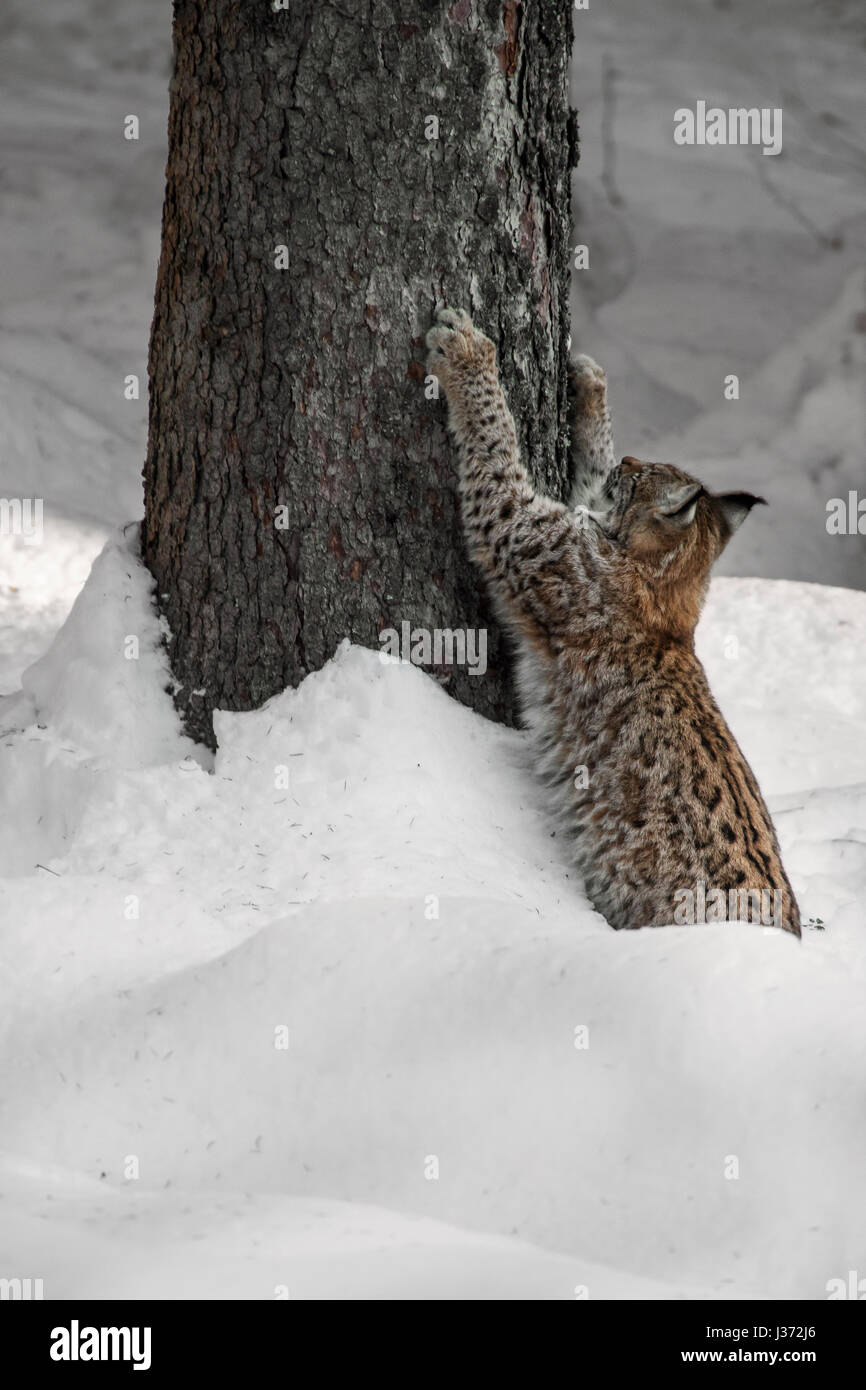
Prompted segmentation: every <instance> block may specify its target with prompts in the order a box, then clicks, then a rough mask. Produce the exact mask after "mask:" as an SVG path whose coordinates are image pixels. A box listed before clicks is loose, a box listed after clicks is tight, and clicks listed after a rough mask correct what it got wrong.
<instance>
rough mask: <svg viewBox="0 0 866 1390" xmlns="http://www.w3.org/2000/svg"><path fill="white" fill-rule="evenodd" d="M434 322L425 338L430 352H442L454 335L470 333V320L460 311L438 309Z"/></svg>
mask: <svg viewBox="0 0 866 1390" xmlns="http://www.w3.org/2000/svg"><path fill="white" fill-rule="evenodd" d="M436 320H437V321H436V323H435V324H434V325H433V327H432V328H431V329H429V330H428V333H427V336H426V338H425V342H426V344H427V347H428V348H429V349H430V351H431V352H443V351H444V348H445V345H446V344H447V343H448V342H449V341H451V340H452V339H453V336H454V334H455V333H465V334H467V335H469V334H471V332H472V320H471V319H470V317H469V315H468V314H466V313H464V312H463V310H462V309H439V310H437V312H436Z"/></svg>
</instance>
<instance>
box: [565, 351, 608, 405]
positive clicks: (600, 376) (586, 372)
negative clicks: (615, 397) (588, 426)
mask: <svg viewBox="0 0 866 1390" xmlns="http://www.w3.org/2000/svg"><path fill="white" fill-rule="evenodd" d="M568 377H569V382H570V385H571V391H572V396H573V399H574V403H575V405H576V406H577V407H578V408H579V409H582V410H597V409H600V408H603V407H604V404H605V399H606V396H607V377H606V376H605V374H604V368H602V367H600V366H599V365H598V363H597V362H596V361H594V360H593V358H591V357H587V355H586V353H581V354H580V356H579V357H574V358H572V360H571V362H570V364H569V368H568Z"/></svg>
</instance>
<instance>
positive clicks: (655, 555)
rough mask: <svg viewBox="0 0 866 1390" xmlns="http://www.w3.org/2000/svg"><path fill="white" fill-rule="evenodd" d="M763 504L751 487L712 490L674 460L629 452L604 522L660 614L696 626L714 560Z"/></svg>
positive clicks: (613, 479) (611, 487) (614, 479)
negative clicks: (650, 460) (651, 460)
mask: <svg viewBox="0 0 866 1390" xmlns="http://www.w3.org/2000/svg"><path fill="white" fill-rule="evenodd" d="M763 502H764V498H763V497H755V496H753V494H752V493H750V492H722V493H711V492H710V491H709V490H708V489H707V488H705V487H704V485H703V483H700V482H698V480H697V478H692V477H691V476H690V475H689V474H688V473H684V472H682V470H681V469H679V468H675V467H674V466H673V464H669V463H642V462H641V460H640V459H635V458H631V457H630V456H626V457H625V458H624V459H623V460H622V462H621V463H620V465H619V467H618V468H614V469H613V471H612V472H611V473H610V475H609V477H608V478H607V481H606V483H605V500H604V503H603V506H605V507H607V508H609V510H607V511H606V512H605V513H604V515H603V516H602V517H600V524H601V526H602V529H603V530H604V532H605V534H606V535H607V536H608V537H609V539H610V540H611V541H613V542H614V544H615V546H616V548H617V549H618V550H619V551H620V553H623V554H624V555H626V556H627V557H628V559H629V560H630V561H631V562H632V567H633V569H634V570H635V571H636V574H637V575H638V576H639V578H640V580H641V581H642V584H643V586H644V587H645V588H646V590H647V595H648V597H649V599H650V601H651V604H652V605H654V606H655V607H656V608H657V609H658V610H659V616H660V617H661V616H664V617H666V618H669V619H671V620H672V621H673V623H674V626H676V627H678V628H683V627H684V628H686V629H688V630H692V629H693V628H694V625H695V623H696V622H697V620H698V615H699V613H700V609H701V604H702V603H703V598H704V594H705V592H706V587H707V582H708V579H709V573H710V569H711V567H712V565H713V564H714V562H715V561H716V560H717V559H718V557H719V556H720V555H721V553H722V551H723V550H724V548H725V546H726V545H727V543H728V541H729V540H730V539H731V536H732V535H733V534H734V532H735V531H736V530H737V528H738V527H739V526H740V525H741V524H742V522H743V521H744V520H745V519H746V517H747V516H748V515H749V512H750V511H751V509H752V507H754V506H755V504H756V503H763ZM596 515H597V516H598V515H599V514H598V513H596Z"/></svg>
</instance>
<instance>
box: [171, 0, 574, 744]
mask: <svg viewBox="0 0 866 1390" xmlns="http://www.w3.org/2000/svg"><path fill="white" fill-rule="evenodd" d="M277 3H278V4H280V3H283V0H277ZM571 24H572V21H571V9H570V6H569V5H568V4H566V3H564V2H563V3H559V4H553V3H551V0H523V3H521V0H507V2H506V3H504V4H502V3H486V0H457V3H454V4H451V5H448V4H446V3H442V0H401V4H400V5H399V6H395V5H393V4H392V3H390V0H354V2H353V3H352V4H351V5H349V4H346V3H345V0H342V3H338V0H288V3H287V4H286V7H285V8H280V9H277V10H273V9H272V8H271V0H245V2H244V3H243V4H239V3H238V0H175V15H174V42H175V73H174V77H173V81H172V86H171V108H170V115H169V132H168V134H169V154H168V167H167V174H166V194H165V207H164V212H163V226H162V255H161V259H160V264H159V271H158V276H157V284H156V304H155V313H154V321H153V328H152V333H151V342H150V359H149V378H150V428H149V438H148V449H147V462H146V465H145V473H144V478H145V522H144V529H143V552H144V557H145V560H146V563H147V564H148V566H149V568H150V570H151V571H152V573H153V575H154V578H155V580H156V586H157V594H158V596H159V603H160V608H161V611H162V612H163V613H164V615H165V617H166V618H167V620H168V624H169V627H170V629H171V639H170V656H171V662H172V667H173V670H174V672H175V675H176V678H177V681H178V690H177V694H176V699H177V702H178V706H179V708H181V709H182V710H183V712H184V716H185V719H186V722H187V727H188V729H189V731H190V732H191V733H192V734H193V735H194V736H196V737H198V738H199V739H202V740H203V741H205V742H207V743H209V744H210V745H211V746H213V724H212V718H211V714H212V710H213V709H214V708H215V707H219V708H224V709H233V710H238V709H250V708H253V707H255V706H257V705H259V704H261V703H262V702H263V701H264V700H266V699H267V698H268V697H269V696H271V695H273V694H275V693H276V692H277V691H279V690H282V689H283V688H285V686H287V685H297V684H298V682H299V681H300V680H301V679H302V678H303V677H304V676H305V675H306V674H307V673H308V672H309V671H314V670H316V669H318V668H319V667H320V666H321V665H322V664H323V663H324V662H325V661H327V660H328V658H329V657H330V656H331V655H332V654H333V652H334V649H335V647H336V646H337V644H338V642H339V641H340V639H341V638H343V637H347V636H348V637H350V638H351V639H352V640H353V641H355V642H359V643H361V644H363V645H365V646H368V647H372V648H375V649H379V648H380V643H379V633H380V631H382V630H383V629H387V628H393V629H396V630H397V631H398V632H400V631H401V624H402V623H403V622H405V621H408V622H409V623H410V624H411V627H412V628H424V629H427V630H434V629H437V628H438V629H481V628H486V629H487V630H488V632H489V644H488V670H487V672H486V674H485V675H483V676H480V675H474V676H473V674H471V672H470V670H469V669H467V668H466V667H457V666H454V667H445V666H443V667H441V668H440V669H439V670H438V671H436V672H434V674H437V675H438V676H439V678H440V679H441V680H442V681H443V683H444V684H445V686H446V688H447V689H448V690H449V691H450V692H451V693H453V694H454V695H455V696H456V697H457V698H458V699H460V700H462V701H463V702H464V703H466V704H469V705H471V706H473V707H474V708H475V709H478V710H480V711H482V712H483V713H484V714H486V715H489V716H491V717H493V718H497V719H500V720H506V721H509V720H510V719H511V716H512V710H513V705H512V695H511V687H510V683H509V680H508V674H507V665H508V663H507V655H505V654H503V652H502V649H501V647H500V639H499V636H498V633H497V632H496V630H495V624H494V621H493V618H492V616H491V614H490V612H489V610H488V608H487V604H486V600H485V597H484V594H483V591H482V589H481V587H480V584H479V581H478V579H477V577H476V575H475V573H474V571H473V570H472V568H471V566H470V564H469V562H468V560H467V558H466V556H465V552H464V548H463V544H462V540H461V536H460V525H459V516H458V509H457V500H456V492H455V486H456V456H455V452H454V450H453V448H452V446H451V444H450V441H449V440H448V438H447V437H446V434H445V429H444V421H445V409H444V403H443V402H441V401H437V400H435V399H431V398H428V397H429V395H430V392H431V391H432V390H433V389H434V388H433V384H431V383H429V382H428V383H426V384H425V373H424V367H423V361H424V348H423V335H424V332H425V330H426V328H427V327H428V325H429V323H430V321H431V317H432V313H433V310H434V308H435V306H436V303H437V302H440V303H441V302H446V303H451V304H456V305H458V306H462V307H465V308H467V309H468V310H469V311H470V313H472V314H473V316H474V317H475V318H476V319H477V321H478V323H479V326H481V327H482V328H483V329H484V330H485V331H486V332H488V333H489V334H490V336H492V337H493V338H494V339H495V340H496V341H497V342H498V344H499V352H500V360H501V365H502V375H503V377H504V382H505V387H506V390H507V393H508V397H509V401H510V404H511V406H512V409H513V411H514V414H515V418H516V421H517V430H518V436H519V438H520V441H521V444H522V446H523V449H524V456H525V458H526V459H527V461H528V465H529V467H530V469H531V471H532V473H533V474H534V476H535V478H536V480H537V481H538V483H539V485H541V486H543V487H544V488H545V489H546V490H547V491H548V492H549V493H550V494H551V495H552V496H562V495H563V494H564V492H565V489H566V486H567V480H566V473H567V446H566V373H565V367H566V353H567V338H568V282H569V273H570V239H571V227H570V172H571V169H572V168H573V166H574V164H575V162H576V157H577V127H576V121H575V118H574V115H573V113H571V112H570V111H569V107H568V60H569V51H570V45H571ZM437 122H438V130H437ZM281 245H283V246H285V247H287V249H288V256H287V262H286V256H285V254H284V253H282V252H280V251H279V250H278V248H279V247H280V246H281ZM284 265H285V266H286V268H280V267H282V266H284ZM280 509H282V510H280Z"/></svg>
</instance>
